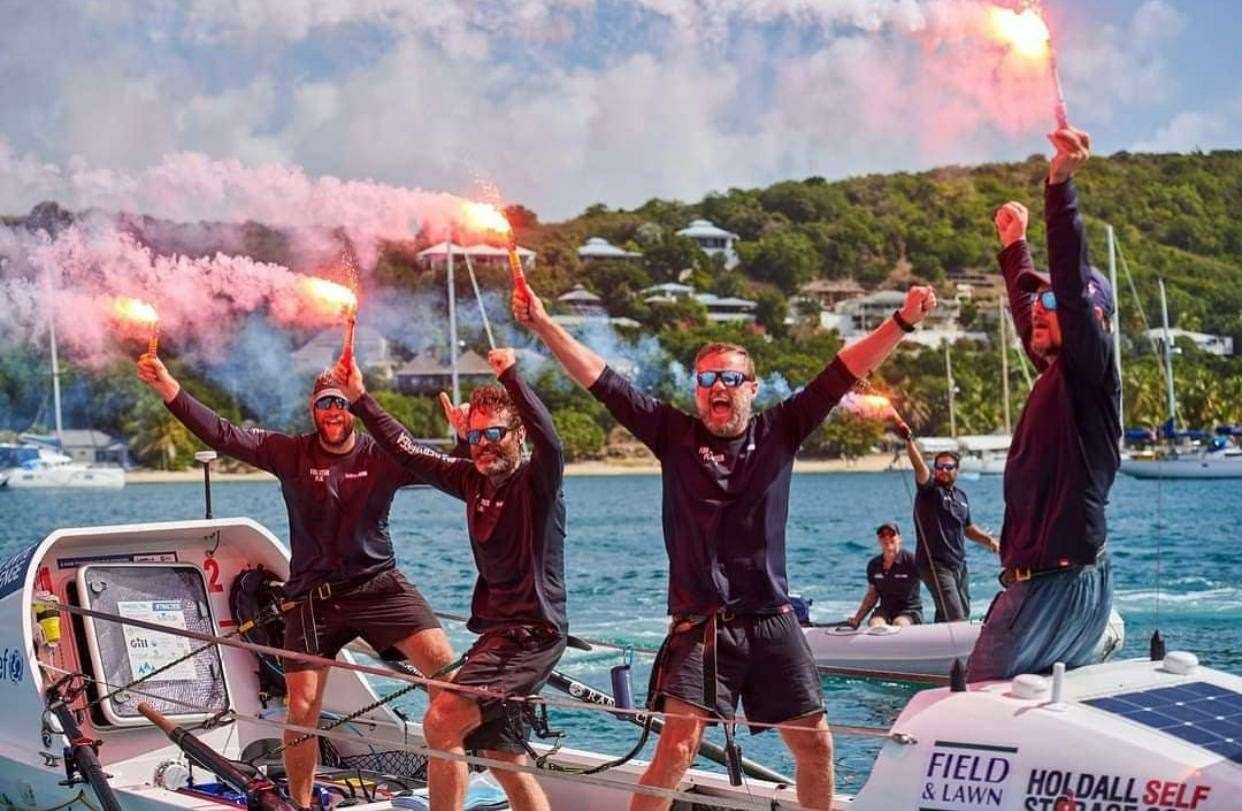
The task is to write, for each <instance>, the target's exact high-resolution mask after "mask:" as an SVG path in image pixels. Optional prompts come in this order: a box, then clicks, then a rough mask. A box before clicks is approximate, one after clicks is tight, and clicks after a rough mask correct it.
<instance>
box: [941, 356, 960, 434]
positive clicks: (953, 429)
mask: <svg viewBox="0 0 1242 811" xmlns="http://www.w3.org/2000/svg"><path fill="white" fill-rule="evenodd" d="M944 375H945V379H946V380H948V383H949V436H951V437H956V436H957V414H956V412H955V411H954V406H953V397H954V392H953V390H954V389H955V388H957V387H956V386H955V385H954V384H953V358H952V356H951V355H950V354H949V342H948V341H945V342H944Z"/></svg>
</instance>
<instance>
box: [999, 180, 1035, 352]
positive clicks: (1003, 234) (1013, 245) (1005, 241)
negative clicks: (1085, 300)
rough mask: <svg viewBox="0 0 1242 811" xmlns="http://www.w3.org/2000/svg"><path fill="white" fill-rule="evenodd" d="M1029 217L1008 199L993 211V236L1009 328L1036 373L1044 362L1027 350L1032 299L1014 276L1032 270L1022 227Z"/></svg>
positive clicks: (1032, 266) (1033, 265)
mask: <svg viewBox="0 0 1242 811" xmlns="http://www.w3.org/2000/svg"><path fill="white" fill-rule="evenodd" d="M1029 219H1030V214H1029V212H1028V211H1027V210H1026V206H1024V205H1022V204H1021V203H1019V202H1018V201H1016V200H1010V201H1009V202H1008V203H1005V204H1004V205H1003V206H1001V207H1000V208H998V209H996V217H995V220H994V221H995V223H996V235H997V237H998V238H999V239H1000V242H1001V252H1000V253H999V254H998V255H997V261H999V262H1000V269H1001V275H1002V276H1003V277H1004V279H1005V291H1006V293H1007V294H1008V296H1009V312H1010V313H1011V314H1012V315H1013V325H1014V328H1015V329H1016V330H1017V333H1018V337H1019V338H1020V339H1021V340H1022V349H1023V351H1025V352H1026V356H1027V357H1028V358H1030V359H1031V363H1033V364H1034V365H1035V368H1036V369H1038V370H1039V371H1043V370H1044V368H1045V367H1047V365H1048V361H1047V360H1046V359H1045V358H1044V356H1043V355H1040V354H1037V353H1036V352H1035V351H1034V350H1033V349H1032V348H1031V306H1032V303H1033V301H1034V298H1033V297H1032V296H1031V294H1030V293H1027V292H1025V291H1023V290H1021V289H1019V287H1018V277H1020V276H1021V275H1022V274H1023V273H1026V272H1028V271H1031V270H1034V269H1035V262H1034V260H1032V259H1031V250H1030V246H1029V245H1028V244H1027V241H1026V226H1027V222H1028V220H1029Z"/></svg>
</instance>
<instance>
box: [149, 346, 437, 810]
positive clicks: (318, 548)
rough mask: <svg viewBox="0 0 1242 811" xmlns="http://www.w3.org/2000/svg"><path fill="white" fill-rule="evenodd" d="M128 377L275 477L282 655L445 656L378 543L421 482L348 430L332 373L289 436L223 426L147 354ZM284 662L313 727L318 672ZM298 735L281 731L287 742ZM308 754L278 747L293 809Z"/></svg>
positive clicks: (294, 704)
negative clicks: (280, 508)
mask: <svg viewBox="0 0 1242 811" xmlns="http://www.w3.org/2000/svg"><path fill="white" fill-rule="evenodd" d="M138 377H139V378H141V379H142V381H143V382H144V383H146V384H147V385H148V386H150V387H151V388H152V390H154V391H155V393H156V394H158V395H159V396H160V397H161V398H162V399H163V400H164V405H165V406H166V407H167V408H168V410H169V411H170V412H172V415H173V416H174V417H176V418H177V419H178V420H180V421H181V423H182V424H183V425H185V427H186V428H189V429H190V431H191V432H192V433H193V434H194V435H195V436H197V437H198V438H199V439H200V440H202V441H203V442H204V443H205V444H206V445H207V446H208V447H211V448H214V449H215V450H217V451H219V452H220V453H223V454H226V455H228V456H232V457H233V458H234V459H239V460H241V461H242V462H245V463H246V464H249V465H254V466H255V467H257V468H259V469H261V470H266V471H267V472H268V473H271V474H273V475H274V476H276V478H277V479H279V480H280V490H281V494H282V495H283V496H284V498H285V508H286V509H287V510H288V512H289V549H290V552H291V555H290V560H289V579H288V580H287V581H286V582H285V593H286V595H287V596H288V597H289V598H290V599H291V600H294V601H296V603H297V605H296V607H295V608H293V609H291V610H290V611H289V612H288V613H287V614H286V615H285V640H284V648H285V649H286V650H289V651H293V652H296V653H309V654H314V655H316V656H322V657H324V658H327V659H331V658H334V657H335V656H336V655H337V653H339V652H340V650H341V648H343V647H344V646H345V645H347V644H349V643H350V642H351V641H352V640H353V639H354V638H355V637H358V636H361V637H362V638H363V639H365V640H366V641H367V643H368V644H369V645H371V647H373V648H375V649H376V650H378V651H384V650H387V649H389V648H396V649H397V650H399V651H400V652H401V653H403V654H405V656H406V657H407V658H408V659H409V660H410V661H411V662H413V663H414V666H415V667H417V668H418V669H419V670H420V671H422V672H423V673H428V674H430V673H435V672H437V671H439V670H440V669H441V668H443V667H445V666H446V665H448V664H449V662H451V661H452V659H453V649H452V647H451V646H450V645H449V641H448V637H447V636H446V635H445V633H444V631H443V629H441V627H440V623H439V621H438V620H436V617H435V614H433V613H432V610H431V607H430V606H429V605H428V604H427V602H426V601H425V600H424V599H423V597H422V595H421V594H419V593H418V591H417V590H416V589H415V588H414V587H413V586H412V585H410V583H409V581H407V580H406V579H405V577H404V576H403V575H402V574H401V572H400V571H398V569H397V564H396V558H395V557H394V555H393V551H392V541H391V540H390V539H389V537H388V510H389V508H390V507H391V506H392V498H393V495H394V494H395V493H396V492H397V490H398V489H399V488H401V487H405V486H406V485H410V484H416V483H421V482H422V479H421V478H420V477H419V476H418V475H416V474H413V473H410V472H408V471H407V470H406V469H405V468H403V467H402V466H401V465H400V464H398V463H397V462H396V461H395V460H393V458H392V457H390V456H389V455H388V454H387V453H385V452H384V451H383V450H382V449H381V448H380V447H379V445H378V444H376V442H375V440H373V439H372V438H371V437H369V436H367V435H365V434H358V433H356V432H355V431H354V417H353V415H352V414H350V413H349V410H348V409H349V400H348V398H347V397H346V396H345V392H344V390H343V389H342V388H341V385H340V384H339V383H338V382H337V377H336V375H335V373H334V372H333V370H325V371H324V372H323V374H321V375H320V376H319V377H318V378H317V379H316V380H315V384H314V388H313V389H312V391H311V396H310V401H309V405H310V412H311V419H312V420H313V421H314V424H315V430H314V431H313V432H311V433H307V434H300V435H298V436H291V435H289V434H282V433H277V432H275V431H264V430H260V429H257V428H256V429H249V430H247V429H245V428H240V427H238V426H236V425H233V424H232V423H230V422H229V421H228V420H225V419H224V418H222V417H220V416H219V415H217V414H216V413H215V412H213V411H212V410H211V409H210V408H208V407H207V406H205V405H203V404H202V403H200V402H199V401H198V400H196V399H194V398H193V397H192V396H190V394H189V393H188V392H187V391H186V390H185V389H183V388H182V387H181V384H180V383H178V382H177V380H176V378H174V377H173V376H172V375H171V374H169V372H168V369H167V368H165V366H164V364H163V362H161V361H160V359H159V358H158V357H156V356H155V355H151V354H147V355H143V356H142V357H141V358H140V359H139V361H138ZM283 663H284V670H285V684H286V687H287V689H288V701H289V707H288V720H289V723H291V724H294V725H296V726H302V727H314V726H316V725H317V724H318V723H319V711H320V708H321V706H322V704H323V691H324V688H325V687H326V686H327V683H328V668H324V667H318V666H317V665H314V664H311V663H309V662H305V661H300V660H297V659H289V658H286V659H284V660H283ZM299 737H301V736H300V735H299V734H298V733H296V732H286V733H285V742H286V743H289V742H291V741H293V740H295V739H297V738H299ZM318 754H319V744H318V742H317V741H316V740H314V739H311V740H308V741H304V742H302V743H300V744H298V745H296V746H290V747H289V748H288V749H286V750H285V753H284V758H285V768H286V770H287V772H288V776H289V796H290V798H291V799H292V800H293V801H294V802H295V803H296V804H297V805H298V806H299V807H300V808H308V807H309V806H310V801H311V788H312V783H313V780H314V774H315V764H316V760H317V758H318Z"/></svg>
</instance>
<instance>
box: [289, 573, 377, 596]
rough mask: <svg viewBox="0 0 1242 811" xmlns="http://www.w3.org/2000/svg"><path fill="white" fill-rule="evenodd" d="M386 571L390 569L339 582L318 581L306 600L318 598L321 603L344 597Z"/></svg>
mask: <svg viewBox="0 0 1242 811" xmlns="http://www.w3.org/2000/svg"><path fill="white" fill-rule="evenodd" d="M388 571H390V570H389V569H385V570H384V571H382V572H376V573H375V574H370V575H366V576H364V577H355V578H354V579H353V580H342V581H340V582H339V583H320V584H319V585H317V586H314V587H312V588H311V590H310V591H309V592H308V593H307V595H306V600H307V601H308V602H309V601H311V600H318V601H319V602H321V603H326V602H327V601H328V600H333V599H336V598H338V597H345V596H347V595H349V594H351V593H353V592H355V591H357V590H358V589H360V588H362V587H363V586H365V585H366V584H367V583H370V582H371V581H372V580H374V579H375V578H377V577H379V576H380V575H383V574H385V573H386V572H388Z"/></svg>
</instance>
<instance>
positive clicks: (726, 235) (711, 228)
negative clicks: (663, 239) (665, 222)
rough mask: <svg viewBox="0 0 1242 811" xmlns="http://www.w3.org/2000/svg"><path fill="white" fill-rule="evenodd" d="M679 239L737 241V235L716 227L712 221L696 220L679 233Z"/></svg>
mask: <svg viewBox="0 0 1242 811" xmlns="http://www.w3.org/2000/svg"><path fill="white" fill-rule="evenodd" d="M677 236H679V237H690V238H691V239H695V238H702V237H720V238H722V239H737V238H738V236H737V234H735V233H733V232H732V231H726V230H724V229H723V228H718V227H716V226H715V225H714V224H713V223H712V222H711V220H694V221H693V222H691V223H690V225H689V226H687V227H685V228H683V229H681V230H680V231H678V232H677Z"/></svg>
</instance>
